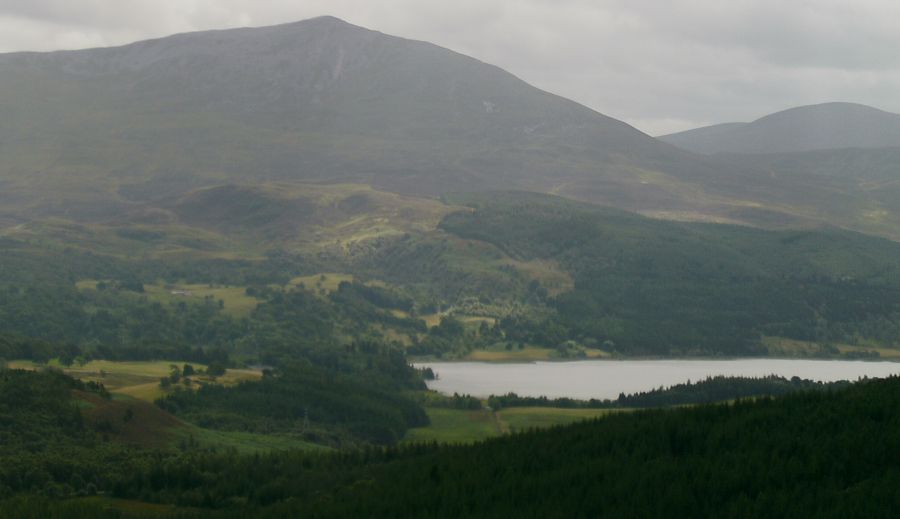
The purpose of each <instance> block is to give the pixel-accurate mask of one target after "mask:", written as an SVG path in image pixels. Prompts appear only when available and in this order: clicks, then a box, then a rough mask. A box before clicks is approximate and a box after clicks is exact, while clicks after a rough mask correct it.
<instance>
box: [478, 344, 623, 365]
mask: <svg viewBox="0 0 900 519" xmlns="http://www.w3.org/2000/svg"><path fill="white" fill-rule="evenodd" d="M584 353H585V356H586V358H589V359H599V358H608V357H609V356H610V355H609V353H607V352H605V351H602V350H596V349H589V348H586V349H585V350H584ZM559 358H560V357H559V356H558V355H557V352H556V350H555V349H553V348H538V347H536V346H526V347H525V348H523V349H521V350H520V349H518V348H512V349H509V350H507V349H506V348H505V347H503V346H496V347H492V348H489V349H484V350H473V351H472V352H470V353H469V354H468V355H466V356H465V357H464V360H472V361H480V362H534V361H538V360H555V359H559Z"/></svg>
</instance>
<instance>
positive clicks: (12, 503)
mask: <svg viewBox="0 0 900 519" xmlns="http://www.w3.org/2000/svg"><path fill="white" fill-rule="evenodd" d="M15 376H16V377H17V378H16V379H15V381H16V384H17V385H19V386H22V384H23V382H22V381H23V380H26V379H30V380H29V382H26V383H25V384H26V385H25V386H23V387H29V386H28V385H27V384H30V383H32V382H33V383H34V384H39V383H44V382H45V381H44V380H42V379H39V378H38V377H45V376H46V377H60V375H55V374H46V375H42V374H34V373H29V374H22V373H21V372H18V373H17V374H16V375H15ZM8 380H13V379H8ZM50 380H56V382H49V383H48V384H47V385H48V387H58V388H59V389H55V390H53V391H52V392H50V393H53V394H52V395H50V393H45V394H46V395H48V396H49V397H50V398H49V399H45V400H46V402H45V404H44V405H39V406H38V407H37V408H43V409H45V411H44V412H48V411H49V409H50V408H52V407H53V406H57V405H58V404H57V403H54V402H57V400H59V401H64V400H65V396H64V395H65V391H67V390H68V389H67V385H69V384H71V382H67V381H65V380H64V379H61V378H60V379H58V380H57V379H52V378H51V379H50ZM790 383H792V384H793V383H794V382H790ZM4 389H5V390H6V389H9V388H6V387H5V388H4ZM5 392H6V391H4V393H5ZM42 398H43V397H42ZM32 403H33V404H34V403H35V402H32ZM276 405H277V404H276ZM32 407H33V406H29V408H32ZM68 412H69V411H67V410H66V407H65V403H64V402H63V405H62V407H58V411H57V412H55V413H49V414H47V416H56V415H59V416H61V417H64V416H67V414H66V413H68ZM65 423H67V422H63V423H60V422H58V421H52V422H50V424H49V425H47V426H46V427H45V426H41V427H43V429H42V430H48V431H49V430H53V431H58V433H57V434H62V436H61V438H63V439H62V440H55V438H59V437H60V436H57V435H50V436H48V438H50V439H51V440H52V441H60V442H65V441H67V440H65V437H66V435H68V434H74V435H75V436H74V437H78V438H87V437H86V436H84V435H83V434H82V433H80V432H79V431H80V428H79V427H78V426H70V425H64V424H65ZM34 427H36V426H32V428H34ZM10 430H12V431H16V430H18V429H14V428H10ZM63 431H70V432H63ZM79 435H80V436H79ZM82 441H84V440H82ZM44 443H45V444H46V443H51V442H48V441H45V442H44ZM66 445H69V444H66ZM92 449H93V450H92V451H90V452H92V453H93V456H94V457H96V458H97V460H98V463H94V462H91V461H90V460H89V458H88V457H86V456H85V453H86V452H88V451H86V450H85V449H84V448H81V447H79V448H74V449H71V450H70V451H69V452H68V453H67V457H66V459H67V460H68V461H67V462H66V463H65V464H64V465H59V466H56V467H57V468H54V469H53V470H58V469H59V468H64V469H65V470H64V472H62V473H60V474H54V473H53V472H50V467H53V466H54V465H53V463H57V462H58V461H53V460H57V458H56V457H55V455H54V454H53V452H56V451H54V450H45V451H38V452H37V453H25V452H24V451H21V450H17V451H14V452H13V453H12V454H10V451H8V450H6V451H3V456H4V457H3V461H4V463H3V464H2V466H0V478H2V479H0V481H2V485H4V486H2V487H0V490H2V491H3V492H4V494H3V497H7V498H9V497H11V496H13V495H14V494H23V493H24V494H30V495H32V496H35V495H39V494H43V495H46V496H51V497H54V498H56V497H62V496H66V495H78V494H77V492H76V493H72V494H69V492H71V491H72V490H73V489H76V486H77V485H82V487H81V488H82V489H83V492H85V494H84V495H87V493H90V492H104V491H106V492H109V491H111V492H113V495H115V496H117V497H121V498H126V499H139V500H143V501H150V502H157V503H170V504H175V505H179V506H181V507H195V508H194V509H193V510H191V509H182V510H183V511H179V512H175V513H174V514H172V515H170V514H166V513H160V514H158V515H157V516H158V517H169V516H171V517H175V516H181V517H193V516H213V517H510V516H521V517H567V518H568V517H598V516H601V517H647V516H653V517H671V516H676V517H723V516H725V517H732V516H749V517H887V516H889V515H890V513H891V512H892V510H894V509H896V507H897V506H898V505H900V502H898V494H897V492H896V488H897V485H898V484H900V379H898V378H891V379H887V380H881V381H864V382H861V383H858V384H855V385H853V386H851V387H847V388H844V389H841V390H833V389H829V390H825V391H811V392H800V393H795V394H792V395H788V396H784V397H780V398H777V399H772V398H769V397H762V398H756V399H754V400H750V401H738V402H736V403H734V404H726V405H721V404H720V405H706V406H698V407H693V408H680V409H674V410H651V411H639V412H635V413H623V414H616V415H612V416H608V417H605V418H602V419H599V420H592V421H587V422H582V423H578V424H575V425H571V426H566V427H556V428H553V429H550V430H544V431H533V432H526V433H520V434H515V435H511V436H507V437H502V438H497V439H493V440H489V441H486V442H483V443H478V444H475V445H472V446H438V445H434V444H432V445H410V446H405V447H399V448H388V449H381V448H377V449H376V448H365V449H360V450H349V451H344V452H337V453H332V454H324V455H323V454H311V453H300V452H293V453H290V452H288V453H285V452H280V453H272V454H269V455H255V456H240V455H237V454H235V453H233V452H231V453H227V452H226V453H213V452H208V451H201V450H192V451H187V452H183V453H170V454H160V455H152V456H145V455H141V454H140V453H138V452H137V451H124V450H119V451H118V454H117V456H118V458H116V460H117V461H116V462H112V458H110V456H111V452H112V451H109V450H104V449H108V447H102V446H101V445H97V444H93V447H92ZM36 468H37V471H36ZM41 470H44V471H47V472H45V473H43V474H44V475H43V476H41V477H39V478H38V477H37V475H38V474H39V473H40V471H41ZM26 475H27V476H26ZM35 478H37V479H35ZM92 506H96V510H97V511H100V510H101V508H100V506H101V505H100V504H99V503H98V504H96V505H94V504H92V502H79V501H55V500H53V499H47V498H35V497H17V498H13V499H8V500H0V512H2V513H3V514H5V515H6V516H10V514H13V515H12V516H22V517H38V516H42V517H54V516H56V517H66V516H67V515H64V514H63V513H62V512H60V511H61V510H72V511H73V512H72V515H71V516H72V517H78V516H79V515H78V514H79V513H80V514H82V515H81V516H85V515H88V516H90V514H89V513H88V511H89V510H92V508H91V507H92ZM40 513H43V515H39V514H40ZM29 514H30V515H29ZM54 514H55V515H54ZM95 515H97V516H101V515H100V514H99V513H97V514H95Z"/></svg>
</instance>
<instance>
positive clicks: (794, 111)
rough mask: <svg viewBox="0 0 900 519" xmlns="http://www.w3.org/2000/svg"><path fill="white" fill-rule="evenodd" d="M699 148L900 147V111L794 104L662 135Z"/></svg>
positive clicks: (706, 150)
mask: <svg viewBox="0 0 900 519" xmlns="http://www.w3.org/2000/svg"><path fill="white" fill-rule="evenodd" d="M660 139H661V140H663V141H665V142H668V143H670V144H674V145H675V146H678V147H680V148H683V149H686V150H690V151H694V152H697V153H783V152H796V151H814V150H827V149H841V148H887V147H900V115H898V114H893V113H890V112H885V111H882V110H878V109H877V108H872V107H870V106H865V105H860V104H855V103H824V104H818V105H810V106H801V107H797V108H791V109H789V110H784V111H781V112H777V113H774V114H771V115H767V116H765V117H763V118H761V119H757V120H756V121H753V122H751V123H727V124H718V125H714V126H707V127H704V128H697V129H695V130H688V131H685V132H679V133H673V134H670V135H664V136H662V137H660Z"/></svg>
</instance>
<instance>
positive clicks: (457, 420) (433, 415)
mask: <svg viewBox="0 0 900 519" xmlns="http://www.w3.org/2000/svg"><path fill="white" fill-rule="evenodd" d="M426 411H427V412H428V418H430V419H431V425H428V426H427V427H417V428H415V429H410V430H409V431H407V432H406V437H405V438H404V440H403V441H404V442H431V441H437V442H441V443H470V442H474V441H478V440H484V439H486V438H491V437H494V436H498V435H499V434H500V432H501V431H500V428H499V425H498V424H497V422H496V420H495V419H494V416H493V413H491V412H490V411H486V410H483V409H482V410H478V411H464V410H459V409H440V408H428V409H426Z"/></svg>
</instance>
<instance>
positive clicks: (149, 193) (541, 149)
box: [0, 17, 848, 227]
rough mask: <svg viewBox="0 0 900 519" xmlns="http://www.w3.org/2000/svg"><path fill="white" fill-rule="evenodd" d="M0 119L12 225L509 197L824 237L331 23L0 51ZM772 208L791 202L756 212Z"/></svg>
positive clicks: (524, 94)
mask: <svg viewBox="0 0 900 519" xmlns="http://www.w3.org/2000/svg"><path fill="white" fill-rule="evenodd" d="M0 121H2V123H0V157H2V160H0V188H2V191H0V193H2V194H0V202H2V210H0V225H6V226H7V227H15V226H18V225H21V224H22V223H27V222H29V221H33V220H35V219H47V218H56V219H60V218H62V219H66V220H76V221H80V222H93V223H112V224H118V223H120V222H122V221H134V219H135V216H134V215H138V216H139V218H140V217H141V216H140V215H146V214H148V213H152V214H154V215H155V216H154V218H155V221H162V220H168V221H172V222H176V223H178V222H181V223H184V222H183V219H182V218H181V217H180V216H179V213H178V212H177V211H173V210H172V205H173V203H175V201H177V200H184V199H190V198H191V193H193V192H195V191H197V190H204V189H208V188H212V187H216V186H222V185H236V186H248V185H249V186H257V185H260V184H264V183H269V182H275V183H281V184H282V185H283V184H285V183H293V184H296V185H301V186H303V185H310V184H311V183H329V184H336V183H355V184H364V185H368V186H372V187H375V188H376V189H379V190H386V191H391V192H395V193H401V194H406V195H416V196H427V197H434V196H437V195H441V194H444V193H447V192H455V191H483V190H490V189H498V188H499V189H524V190H530V191H539V192H548V193H553V194H558V195H562V196H567V197H571V198H577V199H580V200H584V201H589V202H597V203H604V204H609V205H614V206H617V207H620V208H623V209H628V210H633V211H640V212H644V213H648V214H654V215H657V216H663V217H674V218H679V219H701V220H714V221H729V222H743V223H752V224H762V225H772V224H773V222H774V224H776V225H798V224H808V223H810V222H815V221H819V220H820V219H821V215H819V214H818V212H817V209H815V208H816V207H820V206H821V207H827V206H830V205H833V204H827V205H821V204H820V200H818V199H816V196H817V195H816V192H815V189H812V188H810V187H809V186H799V185H791V184H790V180H789V179H788V180H785V179H772V178H770V177H769V176H768V175H765V174H762V173H761V172H759V171H757V170H753V169H746V168H736V167H733V166H731V165H729V164H724V163H721V162H716V161H713V160H710V159H708V158H705V157H701V156H697V155H694V154H691V153H688V152H684V151H682V150H679V149H677V148H675V147H672V146H670V145H668V144H665V143H662V142H659V141H658V140H655V139H653V138H651V137H649V136H647V135H645V134H643V133H641V132H639V131H638V130H636V129H634V128H632V127H631V126H629V125H627V124H625V123H623V122H621V121H617V120H615V119H612V118H609V117H606V116H604V115H602V114H599V113H597V112H595V111H593V110H590V109H588V108H586V107H584V106H581V105H579V104H577V103H574V102H572V101H569V100H566V99H563V98H561V97H558V96H555V95H552V94H549V93H547V92H544V91H541V90H539V89H536V88H534V87H532V86H530V85H528V84H526V83H525V82H523V81H521V80H519V79H518V78H516V77H515V76H513V75H512V74H509V73H507V72H505V71H503V70H501V69H499V68H497V67H494V66H491V65H488V64H485V63H482V62H480V61H478V60H475V59H472V58H469V57H466V56H463V55H460V54H457V53H455V52H452V51H449V50H447V49H443V48H440V47H437V46H435V45H432V44H429V43H425V42H419V41H411V40H406V39H402V38H397V37H393V36H388V35H385V34H382V33H379V32H375V31H370V30H367V29H363V28H360V27H356V26H353V25H350V24H348V23H345V22H343V21H340V20H337V19H335V18H330V17H325V18H316V19H312V20H306V21H302V22H298V23H291V24H286V25H279V26H274V27H264V28H250V29H232V30H222V31H207V32H198V33H190V34H180V35H175V36H171V37H167V38H161V39H156V40H150V41H143V42H138V43H134V44H130V45H125V46H122V47H114V48H101V49H89V50H80V51H63V52H51V53H14V54H5V55H0ZM784 193H799V195H798V197H796V198H792V199H791V200H790V203H787V204H784V203H781V202H780V201H779V202H778V203H777V204H775V205H771V204H770V203H769V200H771V199H773V198H777V197H780V196H784V195H783V194H784ZM804 197H806V198H804ZM176 205H177V204H176ZM770 205H771V207H770ZM845 205H848V204H846V203H845ZM182 214H183V212H182ZM188 223H189V222H188Z"/></svg>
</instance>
